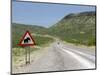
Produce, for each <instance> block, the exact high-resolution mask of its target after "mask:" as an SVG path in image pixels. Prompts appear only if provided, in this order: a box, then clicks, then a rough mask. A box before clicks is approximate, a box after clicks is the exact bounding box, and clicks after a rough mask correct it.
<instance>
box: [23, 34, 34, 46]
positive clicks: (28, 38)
mask: <svg viewBox="0 0 100 75" xmlns="http://www.w3.org/2000/svg"><path fill="white" fill-rule="evenodd" d="M21 44H34V42H33V40H32V38H31V37H30V35H29V34H28V33H27V34H26V36H25V37H24V39H23V41H22V43H21Z"/></svg>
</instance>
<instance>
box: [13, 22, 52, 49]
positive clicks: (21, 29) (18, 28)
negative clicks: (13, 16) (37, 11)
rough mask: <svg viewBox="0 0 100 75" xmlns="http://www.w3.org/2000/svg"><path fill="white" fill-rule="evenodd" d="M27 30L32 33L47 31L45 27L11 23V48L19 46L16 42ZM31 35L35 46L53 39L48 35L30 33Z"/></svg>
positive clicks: (44, 32)
mask: <svg viewBox="0 0 100 75" xmlns="http://www.w3.org/2000/svg"><path fill="white" fill-rule="evenodd" d="M27 30H29V31H30V33H31V34H32V33H34V34H41V35H44V34H46V33H47V29H46V28H44V27H41V26H36V25H25V24H18V23H12V47H13V48H15V47H19V46H18V43H19V41H20V40H21V38H22V36H23V35H24V33H25V32H26V31H27ZM32 36H33V38H34V39H35V42H36V45H37V46H41V45H44V44H47V43H48V42H52V41H53V39H52V38H49V37H43V36H36V35H32Z"/></svg>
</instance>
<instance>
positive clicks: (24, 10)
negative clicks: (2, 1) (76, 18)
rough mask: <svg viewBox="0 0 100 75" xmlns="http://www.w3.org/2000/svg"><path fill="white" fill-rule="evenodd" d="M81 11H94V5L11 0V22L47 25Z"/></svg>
mask: <svg viewBox="0 0 100 75" xmlns="http://www.w3.org/2000/svg"><path fill="white" fill-rule="evenodd" d="M83 11H95V7H93V6H78V5H61V4H45V3H31V2H16V1H13V3H12V22H15V23H21V24H29V25H39V26H44V27H49V26H51V25H53V24H55V23H57V22H58V21H60V20H61V19H62V18H63V17H64V16H66V15H68V14H70V13H78V12H83Z"/></svg>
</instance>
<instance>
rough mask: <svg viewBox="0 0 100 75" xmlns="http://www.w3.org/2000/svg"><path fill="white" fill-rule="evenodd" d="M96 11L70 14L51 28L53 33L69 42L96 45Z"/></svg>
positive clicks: (50, 30)
mask: <svg viewBox="0 0 100 75" xmlns="http://www.w3.org/2000/svg"><path fill="white" fill-rule="evenodd" d="M95 14H96V13H95V12H94V11H91V12H82V13H78V14H69V15H67V16H65V17H64V18H63V19H62V20H61V21H60V22H58V23H57V24H55V25H53V26H52V27H50V28H49V33H50V34H51V35H54V36H57V37H60V38H61V39H62V40H65V41H67V42H71V43H76V44H84V45H89V46H90V45H95V32H96V30H95V27H96V26H95Z"/></svg>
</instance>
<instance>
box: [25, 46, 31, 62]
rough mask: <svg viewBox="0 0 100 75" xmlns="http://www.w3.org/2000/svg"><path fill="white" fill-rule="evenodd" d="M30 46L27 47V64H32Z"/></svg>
mask: <svg viewBox="0 0 100 75" xmlns="http://www.w3.org/2000/svg"><path fill="white" fill-rule="evenodd" d="M30 58H31V57H30V47H26V49H25V62H26V64H30V62H31V61H30Z"/></svg>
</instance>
